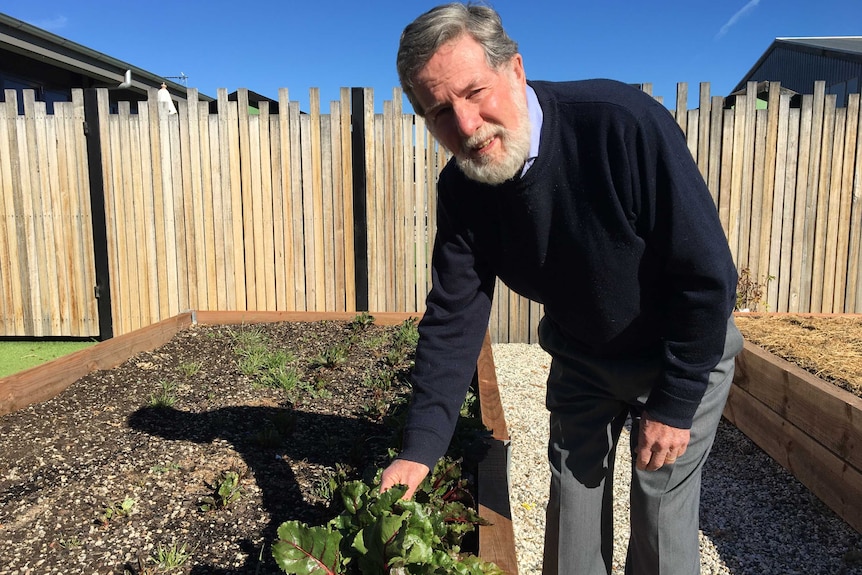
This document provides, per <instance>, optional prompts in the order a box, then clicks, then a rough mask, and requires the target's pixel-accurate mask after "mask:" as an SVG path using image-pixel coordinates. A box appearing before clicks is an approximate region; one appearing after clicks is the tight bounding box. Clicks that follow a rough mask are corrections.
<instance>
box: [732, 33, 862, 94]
mask: <svg viewBox="0 0 862 575" xmlns="http://www.w3.org/2000/svg"><path fill="white" fill-rule="evenodd" d="M794 54H797V55H798V56H794ZM859 67H862V36H818V37H797V38H790V37H787V38H776V39H775V40H774V41H773V42H772V43H771V44H770V45H769V47H768V48H767V49H766V51H765V52H764V53H763V54H762V55H761V56H760V58H758V60H757V62H755V64H754V65H753V66H752V67H751V69H750V70H749V71H748V73H746V74H745V75H744V76H743V77H742V80H740V82H739V83H738V84H737V85H736V86H735V87H734V88H733V92H738V91H739V90H742V89H744V88H745V86H746V83H747V82H748V81H749V80H755V81H763V80H770V81H773V80H775V81H782V84H784V83H785V82H787V83H792V81H793V80H799V79H800V78H801V77H803V76H804V77H805V84H806V85H807V84H808V83H811V84H812V87H813V82H814V81H816V80H833V81H837V82H841V81H843V80H845V79H847V80H849V79H850V78H853V77H857V78H860V74H857V73H855V72H853V71H854V70H856V69H857V68H859ZM766 68H769V71H768V72H767V73H768V74H769V77H766V75H765V74H764V70H765V69H766ZM821 74H824V75H828V76H829V78H827V77H823V76H820V75H821ZM848 74H849V75H848ZM809 76H810V77H809ZM845 76H846V78H845ZM793 89H794V90H796V91H797V92H802V93H810V92H809V91H808V88H807V87H806V86H794V88H793ZM853 91H857V90H855V89H854V90H853Z"/></svg>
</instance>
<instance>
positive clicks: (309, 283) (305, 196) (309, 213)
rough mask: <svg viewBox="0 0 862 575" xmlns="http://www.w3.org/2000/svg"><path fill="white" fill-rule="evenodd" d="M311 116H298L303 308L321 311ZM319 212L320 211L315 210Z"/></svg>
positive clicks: (321, 287) (321, 286)
mask: <svg viewBox="0 0 862 575" xmlns="http://www.w3.org/2000/svg"><path fill="white" fill-rule="evenodd" d="M311 130H312V124H311V118H309V117H308V115H303V116H301V117H300V118H299V132H300V138H299V139H300V147H301V149H300V152H301V154H302V160H301V165H302V170H301V173H302V187H301V190H300V191H301V194H302V201H301V203H300V206H302V227H301V229H302V236H303V241H302V246H303V249H304V254H305V255H304V257H305V276H304V280H303V281H304V282H305V288H304V293H305V309H306V310H308V311H323V310H321V309H319V308H318V307H317V289H318V288H319V289H320V290H321V291H322V290H323V284H322V283H319V282H318V281H317V268H318V267H320V266H322V265H323V264H322V262H320V261H318V259H317V249H316V245H315V244H316V243H317V230H316V229H315V224H316V220H315V209H314V193H315V190H314V174H313V173H312V164H311V162H312V154H313V151H312V141H311ZM316 213H317V214H319V213H320V212H316Z"/></svg>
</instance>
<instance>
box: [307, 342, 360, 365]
mask: <svg viewBox="0 0 862 575" xmlns="http://www.w3.org/2000/svg"><path fill="white" fill-rule="evenodd" d="M349 350H350V348H349V346H348V344H346V343H339V344H336V345H334V346H332V347H330V348H329V349H326V350H324V351H323V352H321V353H320V354H318V355H317V356H315V357H313V358H312V359H311V366H312V367H336V366H338V365H341V364H342V363H344V362H345V361H347V356H348V352H349Z"/></svg>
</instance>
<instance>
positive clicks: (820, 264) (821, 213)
mask: <svg viewBox="0 0 862 575" xmlns="http://www.w3.org/2000/svg"><path fill="white" fill-rule="evenodd" d="M835 99H836V98H835V95H834V94H830V95H828V96H826V99H825V101H824V106H823V127H822V130H821V139H820V154H819V172H818V176H819V177H818V178H817V179H816V180H815V188H814V189H815V190H816V191H815V194H816V199H815V200H814V202H813V214H814V218H813V221H812V222H808V223H809V224H810V225H813V228H814V229H813V238H814V245H813V252H812V253H813V255H812V260H811V307H810V311H811V312H813V313H819V312H824V313H828V312H829V311H831V310H827V309H824V307H823V303H824V296H825V294H826V292H825V291H824V290H826V289H827V288H826V286H825V285H824V282H825V281H826V278H825V275H824V274H825V269H826V262H824V257H825V254H826V222H827V219H828V217H829V212H828V210H829V208H828V206H829V197H830V196H831V194H832V190H831V189H830V181H831V179H832V137H833V134H834V130H835ZM829 299H830V303H831V299H832V298H831V294H830V297H829Z"/></svg>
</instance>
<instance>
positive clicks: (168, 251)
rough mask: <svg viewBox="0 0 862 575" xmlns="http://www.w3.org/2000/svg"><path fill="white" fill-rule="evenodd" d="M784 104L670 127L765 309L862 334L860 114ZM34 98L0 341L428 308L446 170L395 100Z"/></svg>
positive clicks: (718, 112) (19, 146) (14, 113)
mask: <svg viewBox="0 0 862 575" xmlns="http://www.w3.org/2000/svg"><path fill="white" fill-rule="evenodd" d="M771 88H772V89H771V91H770V92H769V94H768V100H767V106H766V107H765V109H759V108H760V106H757V105H756V100H757V98H756V96H754V95H753V94H755V93H756V88H755V86H754V85H753V84H752V85H749V94H752V95H750V96H749V95H743V96H737V97H736V98H735V99H734V100H733V101H730V100H726V99H725V98H722V97H719V96H711V95H710V92H709V90H710V87H709V84H708V83H704V84H701V85H700V92H699V99H698V101H699V107H698V108H696V109H691V110H689V109H686V102H687V100H688V87H687V85H685V84H679V85H678V90H677V97H676V100H675V104H676V108H675V110H672V113H673V114H674V116H675V118H676V120H677V122H678V123H679V125H680V127H681V128H682V129H683V131H684V132H685V134H686V138H687V141H688V144H689V149H690V150H691V153H692V155H693V157H694V158H695V160H696V161H697V164H698V166H699V168H700V170H701V172H702V174H703V175H704V178H705V179H706V181H707V184H708V185H709V188H710V191H711V193H712V195H713V199H714V200H715V203H716V208H717V210H718V214H719V217H720V219H721V222H722V226H723V227H724V230H725V232H726V234H727V239H728V242H729V245H730V247H731V250H732V252H733V255H734V260H735V261H736V263H737V266H738V267H739V269H741V270H742V269H745V270H747V271H748V272H749V273H750V277H751V278H753V280H754V281H755V283H756V284H760V286H762V287H763V288H764V289H763V294H762V296H761V297H759V298H755V301H753V302H751V303H752V304H755V305H757V306H758V307H759V309H760V310H761V311H763V310H764V309H767V310H770V311H791V312H805V311H811V312H839V313H840V312H852V313H860V312H862V252H860V244H862V204H860V195H862V168H860V158H862V134H860V130H859V115H860V99H859V95H858V94H853V95H851V96H850V98H849V102H848V106H847V107H846V108H837V107H836V105H835V97H834V96H829V95H826V94H825V89H824V84H823V83H822V82H818V83H817V84H815V89H814V93H813V94H812V95H805V96H803V97H802V98H801V104H800V105H799V106H798V107H791V100H790V98H789V96H785V95H781V94H780V90H779V89H778V88H779V87H778V86H777V85H776V84H775V83H773V84H772V86H771ZM645 89H646V90H647V91H649V89H650V87H649V85H646V86H645ZM23 94H24V96H23V99H24V113H23V115H19V114H18V99H17V94H16V92H15V91H6V92H5V98H6V101H5V102H0V189H2V194H3V201H2V202H0V336H78V337H90V336H93V337H97V336H99V335H100V333H101V335H104V328H102V331H101V332H100V321H101V325H104V323H105V319H106V317H105V316H110V317H109V318H108V319H110V322H109V325H110V326H111V328H112V331H113V333H116V334H121V333H127V332H129V331H132V330H134V329H137V328H140V327H143V326H146V325H149V324H152V323H154V322H157V321H159V320H162V319H165V318H167V317H170V316H172V315H176V314H178V313H180V312H182V311H185V310H188V309H210V310H272V311H278V310H298V311H354V310H356V309H369V310H371V311H393V312H416V313H417V314H418V313H421V310H422V309H423V308H424V297H425V294H426V292H427V290H428V288H429V286H430V269H429V266H430V257H431V245H432V242H433V235H434V229H435V190H434V187H435V182H436V177H437V174H438V173H439V171H440V170H441V169H442V167H443V165H444V164H445V162H446V161H447V154H446V153H445V152H444V151H443V150H442V149H441V148H440V147H439V146H438V145H437V144H436V142H435V141H434V140H433V139H432V138H431V136H430V134H429V133H428V131H427V130H426V128H425V124H424V121H423V119H422V118H421V117H418V116H415V115H413V114H405V113H404V111H403V110H402V108H401V101H402V98H401V92H400V90H398V89H395V90H394V91H393V94H392V100H391V101H385V102H384V103H383V106H382V109H383V112H382V113H375V112H374V102H373V92H372V91H371V90H370V89H367V88H364V89H363V88H353V89H352V90H351V89H348V88H343V89H342V90H341V92H340V98H339V100H337V101H333V102H330V104H329V110H328V113H326V112H324V111H322V110H321V104H320V97H319V93H318V91H317V90H316V89H312V90H311V94H310V109H309V111H308V113H303V112H300V110H299V104H298V103H297V102H294V101H290V99H289V94H288V91H287V89H281V90H279V97H278V106H277V110H272V111H271V110H270V108H269V104H268V103H267V102H261V103H253V102H252V103H250V102H249V101H248V92H247V91H246V90H239V91H238V98H237V100H236V101H229V100H228V97H227V92H226V90H223V89H221V90H219V91H218V98H217V104H216V109H215V111H213V112H211V111H210V110H209V109H208V107H207V106H206V105H205V104H203V103H198V102H197V94H196V91H194V90H190V91H189V99H188V101H187V102H180V103H179V106H178V113H177V114H176V115H167V114H166V113H164V112H160V110H159V107H158V102H157V97H156V91H155V90H152V91H151V92H150V94H149V97H148V100H147V101H146V102H139V103H137V106H136V110H134V113H133V109H132V106H131V104H130V103H120V105H119V107H118V109H117V110H116V111H111V110H109V107H108V98H107V91H106V90H103V89H101V90H94V91H88V92H86V93H84V92H82V91H80V90H75V91H73V97H72V101H71V102H68V103H58V104H56V105H55V111H54V114H50V115H49V114H46V112H45V105H44V103H40V102H37V101H35V98H34V95H33V93H32V91H24V93H23ZM90 99H93V100H92V105H93V108H94V109H95V110H97V118H95V119H93V118H91V119H90V121H85V120H86V118H85V109H87V108H86V106H85V104H86V102H87V101H91V100H90ZM250 104H252V105H250ZM94 139H95V140H94ZM94 141H95V142H96V143H97V144H98V146H92V145H91V146H90V148H91V150H95V152H93V151H91V152H90V153H89V154H88V146H87V144H88V143H90V144H92V143H93V142H94ZM94 166H95V168H96V169H95V171H93V168H94ZM92 174H95V175H94V176H93V175H92ZM91 196H92V197H91ZM100 199H101V200H102V201H103V203H104V213H101V207H100V202H99V201H96V200H100ZM94 210H95V212H94ZM102 220H104V226H101V222H102ZM102 241H104V242H105V244H106V254H107V255H106V257H105V258H100V257H99V256H97V255H95V254H98V253H99V249H98V247H99V245H100V242H102ZM101 259H105V260H106V261H105V262H101ZM100 265H103V266H104V267H103V269H104V270H105V282H106V283H107V285H104V286H100V285H99V274H98V273H97V270H99V269H100V268H99V266H100ZM108 277H109V280H108ZM97 296H99V298H101V299H97ZM540 315H541V306H540V305H538V304H536V303H534V302H529V301H527V300H525V299H524V298H522V297H520V296H518V295H517V294H514V293H513V292H511V291H509V290H508V289H507V288H505V286H502V285H498V292H497V295H496V297H495V302H494V307H493V311H492V319H491V334H492V337H493V339H494V340H495V341H510V342H529V341H533V340H534V338H535V327H536V325H537V324H538V320H539V318H540Z"/></svg>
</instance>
